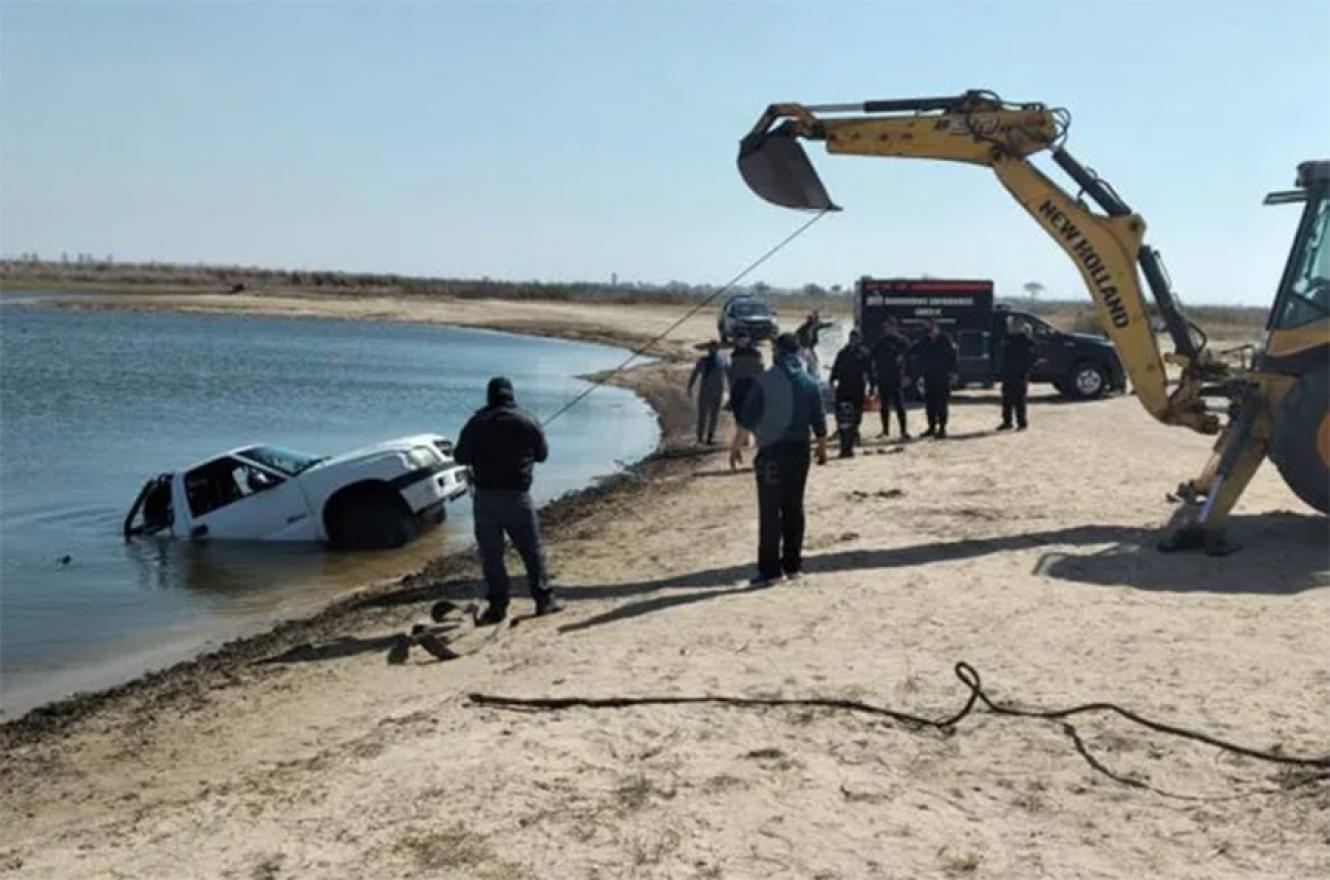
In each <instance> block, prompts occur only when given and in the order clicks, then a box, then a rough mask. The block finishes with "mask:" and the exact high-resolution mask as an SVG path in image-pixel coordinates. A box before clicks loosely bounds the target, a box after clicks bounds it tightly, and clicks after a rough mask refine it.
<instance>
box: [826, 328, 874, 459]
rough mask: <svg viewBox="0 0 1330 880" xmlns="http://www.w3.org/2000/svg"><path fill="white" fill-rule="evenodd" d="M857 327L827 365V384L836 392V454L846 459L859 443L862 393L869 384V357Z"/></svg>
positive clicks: (870, 383) (862, 404)
mask: <svg viewBox="0 0 1330 880" xmlns="http://www.w3.org/2000/svg"><path fill="white" fill-rule="evenodd" d="M862 340H863V337H861V336H860V335H859V331H858V330H851V331H850V341H849V342H847V343H846V344H845V347H844V348H842V349H841V350H840V352H839V353H838V354H837V355H836V362H835V363H834V364H833V365H832V367H831V387H832V388H833V389H835V392H836V420H837V432H838V433H839V435H840V457H841V458H850V457H852V456H853V455H854V447H855V446H857V445H858V444H859V424H860V423H861V422H862V421H863V418H864V395H865V394H866V393H867V392H868V389H869V387H871V386H872V385H873V356H872V355H871V354H870V353H869V351H868V349H867V348H865V347H864V344H863V341H862Z"/></svg>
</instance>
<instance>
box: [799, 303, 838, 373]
mask: <svg viewBox="0 0 1330 880" xmlns="http://www.w3.org/2000/svg"><path fill="white" fill-rule="evenodd" d="M830 326H831V322H830V321H823V320H822V313H821V312H819V311H818V310H817V309H813V310H812V311H811V312H809V313H808V317H807V318H805V319H804V322H803V323H802V324H800V325H799V327H798V329H796V330H795V331H794V336H795V338H796V339H798V340H799V356H800V357H801V358H803V360H804V364H805V365H806V366H807V367H808V372H810V373H812V374H813V378H817V376H818V374H819V372H820V371H821V369H822V363H821V361H820V360H819V359H818V356H817V344H818V342H819V341H820V340H821V336H822V331H823V330H826V329H827V328H828V327H830Z"/></svg>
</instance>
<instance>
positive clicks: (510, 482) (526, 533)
mask: <svg viewBox="0 0 1330 880" xmlns="http://www.w3.org/2000/svg"><path fill="white" fill-rule="evenodd" d="M486 399H487V403H486V405H485V406H484V407H483V408H482V409H479V410H477V411H476V414H475V415H473V416H472V417H471V419H470V420H469V421H468V422H467V423H466V426H465V427H463V428H462V433H461V434H460V435H459V436H458V438H457V447H456V448H455V449H454V450H453V459H454V460H455V461H456V462H457V463H458V464H464V465H468V466H469V467H470V468H471V485H472V487H473V488H474V489H475V494H474V497H473V499H472V512H473V516H474V519H475V533H476V544H477V545H478V546H479V549H480V561H481V568H482V569H483V570H484V572H485V584H486V586H487V588H488V596H487V598H488V607H487V608H486V609H485V611H484V613H482V614H481V615H480V616H479V617H477V619H476V622H477V623H478V624H481V625H490V624H495V623H500V622H501V621H502V620H503V619H504V618H505V617H506V616H507V614H508V600H509V595H510V592H511V588H510V585H509V581H508V570H507V568H506V567H505V566H504V564H503V551H504V535H505V534H506V535H507V536H508V538H510V539H511V540H512V542H513V546H514V547H516V548H517V553H518V555H519V556H521V557H522V564H523V566H525V568H526V579H527V584H528V585H529V588H530V590H531V598H533V599H535V600H536V614H538V615H543V614H551V613H553V612H555V611H562V610H563V602H562V601H561V600H560V599H559V597H557V596H556V595H554V590H553V589H551V587H550V582H549V570H548V567H547V566H546V563H545V550H544V548H543V547H542V546H541V543H540V519H539V517H538V516H537V515H536V507H535V504H534V503H533V502H532V500H531V491H530V490H531V472H532V470H533V469H534V466H535V465H536V464H537V463H539V462H543V461H544V460H545V459H547V458H548V457H549V454H550V450H549V446H548V445H547V443H546V441H545V432H544V431H543V430H542V429H541V427H540V423H539V422H537V421H536V419H535V417H534V416H532V415H531V414H530V413H529V412H527V411H526V410H524V409H522V408H520V407H519V406H518V405H517V402H516V398H515V395H514V393H513V383H512V382H511V381H509V380H508V379H507V378H506V377H504V376H495V377H494V378H493V379H490V381H489V387H488V389H487V390H486Z"/></svg>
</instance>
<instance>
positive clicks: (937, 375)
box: [915, 321, 957, 440]
mask: <svg viewBox="0 0 1330 880" xmlns="http://www.w3.org/2000/svg"><path fill="white" fill-rule="evenodd" d="M915 346H916V347H917V348H918V351H917V352H916V357H915V361H916V362H917V363H918V369H919V371H920V373H921V374H922V375H923V377H924V409H925V412H926V413H927V414H928V430H927V431H925V432H924V436H925V437H933V438H935V439H937V440H942V439H945V438H946V436H947V410H948V406H947V404H948V403H949V402H950V400H951V383H952V382H953V381H954V380H955V378H956V367H957V364H956V343H954V342H952V341H951V337H950V336H948V335H947V334H945V333H943V332H942V328H941V327H939V326H938V323H937V321H929V322H928V335H927V336H925V337H924V338H922V339H920V340H919V341H918V342H916V343H915Z"/></svg>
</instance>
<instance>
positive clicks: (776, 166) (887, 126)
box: [738, 91, 1330, 553]
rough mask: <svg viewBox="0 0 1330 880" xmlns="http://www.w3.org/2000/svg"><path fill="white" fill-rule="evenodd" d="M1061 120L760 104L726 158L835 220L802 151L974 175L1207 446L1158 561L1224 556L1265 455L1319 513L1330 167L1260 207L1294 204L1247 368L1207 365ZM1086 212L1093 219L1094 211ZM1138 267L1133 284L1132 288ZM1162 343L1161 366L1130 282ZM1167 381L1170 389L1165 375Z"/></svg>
mask: <svg viewBox="0 0 1330 880" xmlns="http://www.w3.org/2000/svg"><path fill="white" fill-rule="evenodd" d="M1070 119H1071V116H1070V114H1069V113H1067V112H1066V111H1065V110H1061V109H1050V108H1048V107H1046V106H1045V105H1043V104H1037V103H1027V104H1013V103H1008V102H1004V101H1002V100H1001V99H1000V98H999V97H998V96H997V95H995V94H993V93H992V92H985V91H970V92H966V93H964V94H962V95H956V96H950V97H935V98H914V99H905V100H886V101H865V102H862V103H853V104H821V105H803V104H773V105H771V106H770V107H768V108H767V109H766V111H765V112H764V113H763V114H762V116H761V118H760V119H759V120H758V121H757V124H756V125H755V126H754V127H753V129H752V130H751V131H750V132H749V133H748V134H747V135H746V136H745V137H744V138H743V139H742V140H741V141H740V144H739V158H738V165H739V173H740V175H741V176H742V177H743V179H744V181H745V182H746V183H747V184H748V186H749V188H750V189H752V190H753V192H755V193H756V194H757V195H758V196H760V197H762V198H763V199H765V200H766V201H768V202H771V203H772V204H775V205H779V206H781V207H784V208H794V209H798V210H807V211H838V210H840V208H839V207H838V206H837V205H836V203H835V202H833V201H832V199H831V197H830V195H829V194H828V193H827V190H826V187H825V186H823V184H822V181H821V179H820V178H819V177H818V174H817V172H816V170H814V168H813V165H812V163H811V162H809V160H808V155H807V154H806V153H805V152H804V148H803V146H802V145H801V144H800V143H799V140H800V139H803V140H815V141H822V142H824V143H825V144H826V147H827V152H829V153H845V154H850V155H864V156H882V157H903V158H924V159H937V160H943V161H953V162H964V163H967V164H974V165H985V166H988V167H989V168H991V169H992V170H993V172H994V173H995V174H996V175H997V177H998V180H999V182H1001V183H1002V185H1003V186H1004V187H1005V188H1006V189H1007V191H1008V192H1009V193H1011V195H1012V197H1013V198H1015V199H1016V200H1017V201H1018V202H1019V203H1020V204H1021V206H1022V207H1023V208H1025V210H1026V211H1027V212H1028V213H1029V214H1030V216H1031V217H1032V218H1033V219H1034V220H1035V222H1037V223H1038V224H1039V225H1040V227H1042V228H1043V229H1044V231H1045V232H1046V233H1048V235H1049V236H1050V237H1051V238H1053V240H1054V241H1055V242H1056V243H1057V244H1058V246H1059V247H1061V248H1062V249H1063V251H1064V252H1065V253H1066V254H1067V256H1068V257H1070V258H1071V260H1072V262H1073V263H1074V264H1075V265H1076V268H1077V270H1078V271H1079V272H1080V274H1081V277H1082V278H1083V279H1084V281H1085V284H1086V288H1087V289H1088V291H1089V293H1090V296H1091V298H1092V299H1093V300H1094V302H1095V304H1096V307H1097V310H1098V313H1099V319H1100V323H1101V324H1102V325H1103V326H1104V327H1105V328H1106V329H1107V331H1108V335H1109V338H1110V339H1111V340H1112V342H1113V345H1114V346H1115V347H1116V348H1117V350H1118V353H1119V355H1120V356H1121V358H1122V361H1123V365H1124V366H1125V368H1126V371H1127V373H1128V375H1129V376H1130V378H1131V382H1132V385H1133V387H1134V390H1135V393H1136V396H1137V397H1138V398H1139V399H1140V401H1141V404H1142V405H1143V406H1144V407H1145V408H1146V409H1147V410H1148V411H1149V412H1150V414H1151V415H1153V416H1154V417H1155V418H1157V419H1159V420H1160V421H1162V422H1164V423H1165V424H1170V425H1181V426H1185V427H1188V428H1191V429H1193V430H1195V431H1199V432H1201V433H1205V434H1215V433H1218V434H1219V435H1220V436H1219V439H1218V442H1217V443H1216V445H1215V452H1214V455H1213V456H1212V457H1211V459H1210V462H1209V463H1208V464H1207V465H1206V467H1205V469H1204V470H1203V471H1202V473H1201V476H1200V477H1198V478H1197V479H1194V480H1191V481H1189V482H1188V483H1185V484H1183V486H1182V487H1181V489H1180V492H1179V497H1180V498H1181V500H1182V501H1183V506H1182V507H1181V508H1180V509H1179V510H1178V512H1177V513H1176V515H1175V516H1174V519H1173V522H1172V526H1173V528H1172V530H1171V534H1170V536H1169V537H1168V538H1167V539H1166V540H1164V541H1163V542H1162V543H1161V545H1160V547H1161V549H1164V550H1174V549H1182V548H1185V547H1191V546H1203V547H1205V548H1206V549H1207V550H1209V551H1210V552H1214V553H1224V552H1228V551H1230V550H1231V549H1233V548H1234V546H1235V545H1233V544H1231V543H1230V542H1229V541H1227V540H1226V539H1225V537H1224V534H1223V531H1222V524H1223V522H1224V520H1225V519H1226V518H1227V516H1228V513H1229V511H1230V510H1231V509H1232V507H1233V505H1234V503H1235V502H1236V501H1237V498H1238V496H1239V495H1240V494H1241V493H1242V490H1243V489H1244V488H1245V487H1246V485H1247V483H1248V482H1249V481H1250V479H1251V477H1252V475H1253V474H1254V472H1255V470H1256V467H1257V466H1258V465H1259V464H1260V462H1261V461H1262V460H1264V458H1265V457H1266V456H1267V455H1269V456H1270V457H1271V458H1272V459H1273V460H1274V461H1275V464H1276V465H1277V466H1278V467H1279V470H1280V473H1281V474H1282V475H1283V477H1284V479H1285V481H1286V482H1287V483H1288V484H1289V486H1290V487H1291V488H1292V489H1293V491H1294V492H1295V493H1296V494H1297V495H1298V496H1299V497H1300V498H1302V499H1303V500H1304V501H1306V502H1307V503H1308V504H1310V505H1312V506H1313V507H1315V508H1317V509H1318V510H1321V511H1322V512H1326V510H1327V497H1326V495H1327V486H1330V414H1328V413H1327V396H1330V391H1328V390H1327V388H1328V384H1330V383H1327V366H1326V365H1327V361H1328V360H1330V310H1328V309H1330V302H1328V298H1330V278H1328V277H1327V276H1328V275H1330V258H1328V257H1327V248H1326V246H1325V239H1326V233H1327V229H1326V227H1327V216H1328V215H1327V188H1328V186H1330V162H1306V163H1303V164H1302V165H1301V166H1299V170H1298V180H1297V185H1298V189H1297V191H1295V192H1289V193H1279V194H1275V195H1273V196H1272V197H1271V199H1272V200H1273V201H1274V202H1275V203H1286V202H1301V203H1304V204H1305V208H1304V214H1303V220H1302V223H1301V225H1300V226H1299V231H1298V235H1297V237H1296V238H1295V240H1294V243H1293V248H1292V251H1291V252H1290V255H1289V261H1288V266H1287V268H1286V269H1285V272H1284V278H1283V281H1282V282H1281V284H1280V292H1279V294H1278V297H1277V299H1276V301H1275V303H1274V306H1273V308H1272V309H1271V315H1270V321H1269V324H1268V328H1267V335H1266V339H1265V343H1264V345H1263V346H1262V349H1261V351H1260V352H1258V353H1257V357H1256V358H1255V360H1254V363H1253V366H1252V368H1251V369H1245V368H1241V369H1240V368H1237V367H1235V366H1233V365H1230V364H1228V363H1226V362H1225V361H1223V360H1221V359H1220V358H1217V357H1215V356H1213V355H1212V354H1211V353H1210V352H1209V351H1208V350H1207V348H1206V337H1205V334H1204V333H1203V332H1202V331H1201V330H1200V328H1198V327H1196V326H1195V325H1194V324H1192V323H1191V322H1190V321H1189V320H1188V319H1187V318H1186V316H1185V315H1184V314H1183V312H1182V308H1181V306H1180V305H1179V303H1178V301H1177V298H1176V297H1175V296H1174V294H1173V291H1172V287H1171V284H1170V282H1169V279H1168V275H1167V273H1166V272H1165V271H1164V266H1163V262H1162V261H1161V259H1160V257H1159V253H1158V252H1157V251H1155V250H1154V249H1153V248H1151V247H1149V246H1147V245H1145V243H1144V238H1145V221H1144V220H1143V219H1142V218H1141V217H1140V216H1139V215H1137V214H1135V213H1133V212H1132V210H1131V209H1130V208H1129V207H1128V206H1127V204H1126V203H1125V202H1124V201H1123V200H1122V198H1121V197H1120V196H1119V195H1118V193H1117V192H1116V191H1115V190H1114V189H1113V187H1112V186H1110V185H1109V184H1108V183H1107V182H1106V181H1104V180H1103V179H1101V178H1100V177H1099V176H1098V175H1096V174H1095V173H1094V172H1093V171H1091V170H1090V169H1088V168H1086V167H1085V166H1083V165H1081V164H1080V162H1078V161H1077V160H1076V159H1075V158H1073V157H1072V156H1071V154H1070V153H1068V152H1067V151H1066V149H1065V148H1064V146H1063V144H1064V143H1065V141H1066V137H1067V129H1068V126H1069V125H1070ZM1044 150H1047V151H1049V153H1050V156H1051V158H1052V159H1053V162H1054V163H1055V164H1056V165H1057V166H1058V167H1059V168H1060V169H1061V170H1062V171H1064V172H1065V173H1066V174H1067V175H1068V177H1070V178H1071V180H1072V181H1073V182H1074V183H1075V184H1076V187H1077V191H1076V194H1075V195H1074V196H1073V195H1072V194H1070V193H1068V192H1067V191H1066V190H1064V189H1063V188H1062V187H1061V186H1059V185H1058V184H1057V183H1055V182H1054V181H1053V180H1052V179H1050V178H1049V177H1048V176H1047V175H1045V174H1044V173H1043V172H1041V171H1040V170H1039V169H1037V168H1036V167H1035V166H1034V165H1033V164H1032V163H1031V162H1030V161H1029V157H1030V156H1031V155H1033V154H1034V153H1038V152H1040V151H1044ZM1089 203H1093V205H1094V206H1095V207H1096V208H1097V209H1098V210H1097V211H1096V210H1092V208H1091V207H1090V204H1089ZM1138 267H1139V275H1138V274H1137V272H1138ZM1142 277H1143V278H1144V280H1145V284H1146V285H1147V286H1148V288H1149V290H1150V292H1151V294H1152V295H1153V299H1154V308H1155V309H1156V310H1157V312H1158V315H1159V317H1160V318H1162V319H1163V323H1164V326H1165V328H1166V329H1167V331H1168V335H1169V336H1170V337H1171V339H1172V342H1173V349H1174V350H1173V351H1172V352H1170V353H1169V354H1168V355H1167V356H1165V355H1162V354H1161V353H1160V351H1159V345H1158V342H1157V341H1156V338H1155V332H1154V321H1153V320H1152V316H1151V314H1150V309H1149V305H1148V304H1147V302H1146V299H1145V294H1144V289H1143V287H1142V285H1141V281H1140V279H1141V278H1142ZM1166 364H1167V365H1169V366H1172V367H1174V368H1175V370H1176V378H1174V376H1173V375H1170V373H1169V372H1168V371H1167V369H1166Z"/></svg>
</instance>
